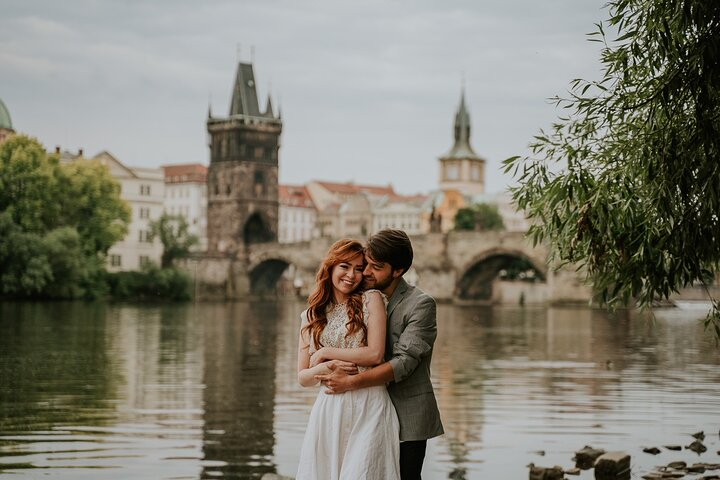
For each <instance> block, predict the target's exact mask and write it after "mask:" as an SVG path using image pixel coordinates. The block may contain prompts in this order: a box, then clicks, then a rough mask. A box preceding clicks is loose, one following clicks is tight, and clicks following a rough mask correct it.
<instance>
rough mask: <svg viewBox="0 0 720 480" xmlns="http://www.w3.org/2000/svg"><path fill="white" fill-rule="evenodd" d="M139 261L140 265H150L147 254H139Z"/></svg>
mask: <svg viewBox="0 0 720 480" xmlns="http://www.w3.org/2000/svg"><path fill="white" fill-rule="evenodd" d="M139 263H140V266H141V267H145V266H147V265H150V263H152V262H151V261H150V257H148V256H147V255H140V258H139Z"/></svg>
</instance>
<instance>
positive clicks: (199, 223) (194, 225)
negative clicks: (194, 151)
mask: <svg viewBox="0 0 720 480" xmlns="http://www.w3.org/2000/svg"><path fill="white" fill-rule="evenodd" d="M162 169H163V173H164V175H165V213H167V214H170V215H181V216H182V217H184V218H185V221H186V222H187V224H188V232H189V233H191V234H193V235H195V236H197V238H198V244H197V245H196V246H195V247H193V250H198V251H205V250H207V236H206V234H205V232H206V231H207V167H206V166H205V165H203V164H201V163H183V164H176V165H163V166H162Z"/></svg>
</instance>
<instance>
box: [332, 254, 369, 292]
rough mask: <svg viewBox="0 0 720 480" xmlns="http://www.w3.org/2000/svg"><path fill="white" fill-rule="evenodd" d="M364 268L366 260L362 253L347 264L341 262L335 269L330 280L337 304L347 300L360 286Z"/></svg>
mask: <svg viewBox="0 0 720 480" xmlns="http://www.w3.org/2000/svg"><path fill="white" fill-rule="evenodd" d="M364 267H365V258H364V257H363V256H362V254H360V253H358V254H357V255H356V256H354V257H353V258H351V259H350V260H348V261H347V262H340V263H338V264H337V265H335V266H334V267H333V269H332V272H331V274H330V278H331V280H332V286H333V293H334V294H335V300H336V301H337V303H342V302H344V301H345V300H347V298H348V296H349V295H350V293H351V292H352V291H353V290H355V289H356V288H357V287H358V285H360V282H362V279H363V269H364Z"/></svg>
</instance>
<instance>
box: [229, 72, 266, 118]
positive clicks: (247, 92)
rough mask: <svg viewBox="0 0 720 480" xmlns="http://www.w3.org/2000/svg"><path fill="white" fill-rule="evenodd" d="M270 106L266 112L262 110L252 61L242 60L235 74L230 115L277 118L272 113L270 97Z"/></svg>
mask: <svg viewBox="0 0 720 480" xmlns="http://www.w3.org/2000/svg"><path fill="white" fill-rule="evenodd" d="M268 107H270V108H268V109H266V111H265V113H261V112H260V105H259V102H258V96H257V89H256V83H255V73H254V72H253V66H252V64H250V63H242V62H240V63H239V64H238V69H237V75H236V76H235V86H234V88H233V96H232V100H231V101H230V116H231V117H232V116H235V115H245V116H250V117H265V118H275V117H274V116H273V114H272V108H271V105H270V98H269V97H268Z"/></svg>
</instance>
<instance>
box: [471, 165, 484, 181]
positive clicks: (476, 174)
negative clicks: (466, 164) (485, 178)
mask: <svg viewBox="0 0 720 480" xmlns="http://www.w3.org/2000/svg"><path fill="white" fill-rule="evenodd" d="M470 178H471V179H472V180H473V181H475V182H478V181H480V180H481V178H480V165H478V164H474V165H472V167H471V168H470Z"/></svg>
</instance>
